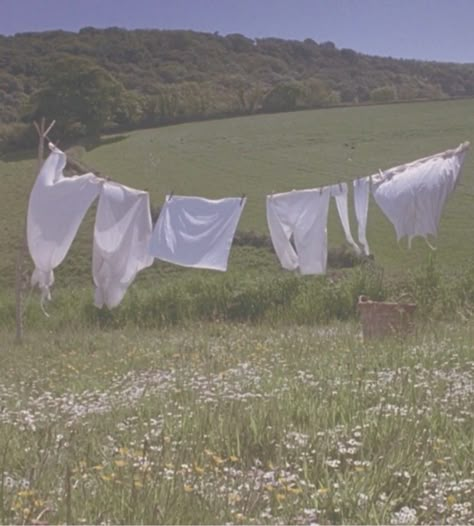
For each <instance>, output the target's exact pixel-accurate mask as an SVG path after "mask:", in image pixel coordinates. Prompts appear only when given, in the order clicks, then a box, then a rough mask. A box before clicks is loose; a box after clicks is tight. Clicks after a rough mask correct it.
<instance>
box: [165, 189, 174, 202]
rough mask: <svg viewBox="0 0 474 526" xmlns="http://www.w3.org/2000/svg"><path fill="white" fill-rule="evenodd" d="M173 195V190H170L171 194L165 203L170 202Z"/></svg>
mask: <svg viewBox="0 0 474 526" xmlns="http://www.w3.org/2000/svg"><path fill="white" fill-rule="evenodd" d="M173 195H174V190H171V193H170V195H169V196H168V199H167V200H166V201H167V202H169V201H171V198H172V197H173Z"/></svg>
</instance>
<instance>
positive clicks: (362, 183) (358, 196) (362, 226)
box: [353, 177, 370, 256]
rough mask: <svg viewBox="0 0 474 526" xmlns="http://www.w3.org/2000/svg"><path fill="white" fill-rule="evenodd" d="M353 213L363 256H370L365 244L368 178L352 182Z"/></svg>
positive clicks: (367, 245)
mask: <svg viewBox="0 0 474 526" xmlns="http://www.w3.org/2000/svg"><path fill="white" fill-rule="evenodd" d="M353 185H354V211H355V215H356V219H357V226H358V233H357V236H358V238H359V243H360V244H361V245H362V246H363V247H364V254H365V255H366V256H368V255H369V254H370V249H369V244H368V242H367V215H368V213H369V190H370V177H362V178H361V179H356V180H355V181H354V182H353Z"/></svg>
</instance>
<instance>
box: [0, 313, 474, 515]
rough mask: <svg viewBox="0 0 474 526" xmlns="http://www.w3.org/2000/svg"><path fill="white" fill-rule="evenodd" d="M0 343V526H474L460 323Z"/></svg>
mask: <svg viewBox="0 0 474 526" xmlns="http://www.w3.org/2000/svg"><path fill="white" fill-rule="evenodd" d="M0 341H1V342H2V343H1V344H0V370H1V371H2V378H1V380H0V399H1V411H0V424H1V425H0V523H2V524H11V523H12V524H13V523H14V524H25V523H31V522H32V521H33V520H34V519H38V518H40V520H43V521H46V522H47V523H49V524H57V523H65V522H68V523H76V524H77V523H87V524H95V523H113V524H158V523H165V524H174V523H176V524H178V523H179V524H189V523H193V524H223V523H233V524H239V523H246V524H247V523H250V524H261V523H269V524H277V523H283V524H295V523H299V524H309V523H314V522H316V523H320V524H390V523H392V524H393V523H396V524H404V523H406V524H408V523H410V524H413V523H417V522H418V523H422V524H443V523H456V524H470V523H471V522H472V520H473V519H474V515H473V509H472V501H473V497H474V495H473V484H472V473H473V469H474V464H473V459H474V451H473V442H472V424H473V420H472V417H473V413H472V408H473V404H472V401H473V399H472V397H473V385H474V384H473V382H474V376H473V375H474V370H473V367H472V366H473V363H474V356H473V348H474V345H473V344H474V333H473V327H472V324H462V323H457V324H455V325H445V324H436V325H432V326H430V327H429V330H428V331H423V332H422V333H420V334H419V335H415V336H413V337H411V338H406V339H404V340H402V341H387V342H384V343H380V342H378V343H377V342H375V343H372V344H367V345H364V344H362V342H361V340H360V335H359V329H358V327H356V326H353V325H350V324H346V325H330V326H327V327H325V328H314V327H287V328H285V329H283V330H282V329H280V328H272V327H269V326H260V327H250V326H248V325H229V324H223V323H215V324H205V325H192V326H190V327H189V328H187V329H184V328H177V329H171V330H162V331H146V330H137V329H133V328H129V329H124V330H122V331H120V332H118V331H113V332H108V331H104V330H84V329H78V330H68V329H63V330H62V331H55V332H51V331H49V330H46V329H45V330H43V331H40V330H38V331H36V332H35V337H34V338H32V339H30V340H29V342H28V343H27V344H25V345H24V346H23V347H21V348H17V349H16V350H15V352H12V346H13V342H12V337H11V335H10V334H8V333H6V332H3V331H2V332H0ZM1 474H3V476H2V475H1Z"/></svg>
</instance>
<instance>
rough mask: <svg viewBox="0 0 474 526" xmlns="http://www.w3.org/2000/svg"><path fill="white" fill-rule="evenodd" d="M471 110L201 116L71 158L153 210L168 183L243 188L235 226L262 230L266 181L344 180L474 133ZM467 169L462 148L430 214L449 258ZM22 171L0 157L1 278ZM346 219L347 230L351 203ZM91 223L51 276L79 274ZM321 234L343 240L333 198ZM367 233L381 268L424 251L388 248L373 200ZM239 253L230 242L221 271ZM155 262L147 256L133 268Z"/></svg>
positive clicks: (30, 170) (18, 208)
mask: <svg viewBox="0 0 474 526" xmlns="http://www.w3.org/2000/svg"><path fill="white" fill-rule="evenodd" d="M473 112H474V101H471V100H469V101H467V100H466V101H448V102H437V103H413V104H397V105H386V106H373V107H353V108H339V109H328V110H318V111H305V112H296V113H286V114H278V115H265V116H252V117H241V118H234V119H226V120H218V121H207V122H203V123H191V124H183V125H178V126H170V127H164V128H159V129H153V130H145V131H136V132H133V133H130V134H128V135H123V136H113V137H108V138H107V139H106V140H104V141H103V142H104V144H103V145H102V146H100V147H97V148H95V149H93V150H90V151H87V152H85V154H84V156H83V158H82V160H83V161H84V162H86V163H87V164H88V165H89V166H92V167H94V168H96V169H98V170H100V171H101V172H102V173H103V174H106V175H108V176H110V177H111V178H113V179H114V180H117V181H119V182H122V183H125V184H127V185H130V186H133V187H137V188H141V189H148V190H149V192H150V195H151V201H152V205H153V208H154V209H156V208H158V207H159V206H160V205H161V203H162V201H163V199H164V196H165V194H166V193H168V192H170V191H174V192H175V193H176V194H185V195H200V196H205V197H210V198H217V197H225V196H235V195H240V194H242V193H246V194H247V197H248V202H247V206H246V209H245V210H244V213H243V215H242V220H241V223H240V225H239V230H243V231H250V230H253V231H256V232H262V233H266V232H267V226H266V218H265V196H266V195H267V194H269V193H271V192H272V191H275V192H281V191H286V190H291V189H293V188H295V189H300V188H308V187H316V186H318V185H325V184H330V183H334V182H338V181H351V180H352V179H354V178H357V177H361V176H365V175H369V174H371V173H374V172H376V171H377V170H378V169H379V168H382V169H384V168H389V167H391V166H394V165H397V164H400V163H405V162H408V161H412V160H415V159H417V158H420V157H424V156H427V155H430V154H432V153H436V152H439V151H442V150H445V149H447V148H452V147H455V146H457V145H458V144H459V143H461V142H463V141H465V140H470V139H472V137H474V119H473V118H472V115H473ZM473 168H474V157H473V155H472V152H470V153H468V156H467V160H466V163H465V165H464V171H463V177H462V179H461V182H460V184H459V186H458V187H457V189H456V191H455V193H454V194H453V196H452V197H451V199H450V200H449V202H448V204H447V207H446V208H445V211H444V214H443V217H442V221H441V225H440V231H439V237H438V242H437V245H438V250H437V256H438V260H439V261H440V262H441V263H443V265H445V266H446V267H447V268H450V269H456V268H458V267H460V266H462V265H464V264H465V263H466V262H467V261H469V260H472V257H473V256H474V228H473V225H474V206H473V204H474V179H473ZM34 172H35V159H34V158H33V156H31V158H24V159H15V158H12V157H11V158H9V159H7V160H3V161H0V194H1V195H2V196H3V203H2V213H1V216H0V246H1V247H2V254H3V258H2V260H1V261H0V276H1V280H2V283H3V285H4V286H6V287H10V286H12V285H13V283H14V262H15V256H16V250H17V247H18V245H19V243H20V240H21V233H22V228H23V224H24V218H25V212H26V205H27V199H28V195H29V191H30V188H31V185H32V183H33V180H34V177H35V173H34ZM351 218H352V231H353V234H354V235H355V234H356V223H355V219H354V218H353V214H351ZM58 220H60V218H58ZM92 225H93V211H91V212H90V213H89V215H88V220H87V221H86V223H85V225H84V227H83V228H82V230H81V232H80V235H79V237H78V239H77V240H76V241H75V243H74V245H73V248H72V250H71V253H70V254H69V256H68V258H67V260H66V262H65V264H64V265H63V266H62V267H61V268H60V269H59V271H58V273H57V275H58V278H59V280H60V281H61V280H64V282H65V283H66V282H70V281H71V279H72V278H74V279H75V278H77V279H79V281H80V282H81V283H89V282H90V279H91V278H90V276H91V251H92ZM328 234H329V245H330V246H337V245H339V244H340V243H342V242H343V234H342V229H341V227H340V224H339V220H338V218H337V214H336V207H335V205H334V204H332V205H331V210H330V223H329V227H328ZM368 239H369V244H370V246H371V249H372V250H373V252H374V254H375V257H376V259H377V261H378V262H379V263H381V264H382V265H383V266H384V267H385V268H386V269H388V270H392V271H401V272H404V271H406V270H407V269H411V268H414V267H415V266H416V265H417V264H418V263H419V262H420V261H425V260H426V257H427V253H429V252H430V250H429V249H428V247H427V246H426V244H425V243H424V242H423V241H422V240H416V241H415V242H414V248H413V249H412V250H408V249H406V244H405V245H402V246H400V247H399V246H398V244H397V242H396V238H395V232H394V230H393V227H392V225H391V224H390V223H389V222H388V221H387V220H386V219H385V217H384V216H383V215H382V213H381V211H380V210H379V209H378V207H377V205H376V204H375V202H374V201H373V200H372V202H371V206H370V208H369V221H368ZM266 258H267V259H264V260H263V261H264V263H265V264H266V262H269V261H270V262H271V264H270V263H268V265H270V266H271V268H272V269H275V272H284V271H283V270H278V266H277V264H276V261H275V258H274V256H271V258H270V256H268V257H267V256H266ZM247 264H249V263H248V261H247V260H246V259H245V257H240V256H239V249H238V248H234V249H233V253H232V259H231V264H230V270H232V269H235V268H236V267H239V268H245V265H247ZM162 268H163V264H161V263H157V264H156V265H155V266H154V268H152V269H149V270H146V271H144V273H143V274H144V275H152V274H153V273H154V272H157V271H159V270H160V269H162ZM269 268H270V267H269ZM157 269H158V270H157ZM186 272H193V271H186Z"/></svg>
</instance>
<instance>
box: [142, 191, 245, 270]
mask: <svg viewBox="0 0 474 526" xmlns="http://www.w3.org/2000/svg"><path fill="white" fill-rule="evenodd" d="M245 203H246V198H244V197H242V198H240V197H238V198H234V197H231V198H226V199H217V200H210V199H204V198H201V197H188V196H177V195H173V196H167V197H166V201H165V203H164V205H163V208H162V210H161V213H160V216H159V218H158V221H157V223H156V225H155V228H154V230H153V234H152V238H151V243H150V254H152V255H153V256H155V257H156V258H158V259H161V260H163V261H168V262H170V263H175V264H177V265H182V266H184V267H194V268H207V269H212V270H221V271H225V270H227V262H228V259H229V253H230V249H231V246H232V240H233V238H234V235H235V231H236V229H237V224H238V222H239V219H240V215H241V213H242V210H243V207H244V206H245Z"/></svg>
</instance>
